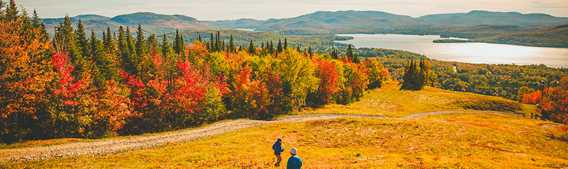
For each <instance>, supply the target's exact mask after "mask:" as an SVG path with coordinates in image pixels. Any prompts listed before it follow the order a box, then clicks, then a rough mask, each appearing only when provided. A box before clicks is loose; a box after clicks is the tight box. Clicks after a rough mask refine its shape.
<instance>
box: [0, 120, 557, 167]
mask: <svg viewBox="0 0 568 169" xmlns="http://www.w3.org/2000/svg"><path fill="white" fill-rule="evenodd" d="M550 126H552V127H550ZM554 126H556V124H554V123H550V122H545V121H539V120H530V119H526V118H522V117H519V116H517V115H512V114H506V113H505V114H504V113H499V112H494V113H490V112H478V111H462V112H461V114H447V115H436V116H430V117H424V118H420V119H413V120H398V119H383V120H381V119H374V120H372V119H338V120H325V121H312V122H303V123H278V124H273V125H268V126H262V127H257V128H250V129H243V130H240V131H238V132H232V133H227V134H223V135H220V136H215V137H211V138H206V139H201V140H198V141H195V142H189V143H182V144H175V145H168V146H165V147H159V148H152V149H145V150H137V151H132V152H125V153H118V154H112V155H105V156H96V157H91V156H80V157H77V158H66V159H57V160H50V161H41V162H30V163H26V164H13V165H11V166H10V167H9V168H12V167H14V168H19V167H23V166H27V167H30V168H271V167H272V162H273V161H272V160H273V155H272V152H271V150H270V146H271V144H272V143H273V141H274V139H275V138H277V137H282V138H283V139H284V146H285V148H286V149H289V148H291V147H297V148H299V150H300V156H301V157H302V158H303V159H304V162H305V167H308V168H352V167H355V168H561V167H566V166H568V156H567V154H568V152H567V151H568V143H567V142H565V141H562V140H559V139H554V138H551V136H550V134H551V133H552V132H554V131H553V130H554V129H555V128H554ZM213 147H215V148H214V150H212V148H213Z"/></svg>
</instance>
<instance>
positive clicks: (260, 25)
mask: <svg viewBox="0 0 568 169" xmlns="http://www.w3.org/2000/svg"><path fill="white" fill-rule="evenodd" d="M72 19H73V21H77V20H79V19H81V20H82V21H85V24H86V26H87V27H88V28H98V27H106V26H117V25H125V26H136V25H138V24H141V25H143V26H144V27H149V28H152V29H151V30H153V29H158V30H161V29H164V30H168V29H188V30H203V29H231V28H252V29H256V30H259V31H283V32H289V33H294V32H300V33H373V32H392V31H400V30H422V31H424V32H428V31H431V29H440V28H462V29H463V28H469V27H479V26H500V27H503V26H505V27H513V28H514V27H518V28H524V27H545V26H549V27H550V26H559V25H565V24H568V18H565V17H554V16H551V15H547V14H521V13H518V12H490V11H471V12H469V13H453V14H435V15H427V16H422V17H418V18H414V17H410V16H406V15H397V14H392V13H387V12H381V11H352V10H351V11H333V12H332V11H319V12H314V13H310V14H306V15H302V16H298V17H293V18H283V19H269V20H255V19H237V20H222V21H200V20H198V19H196V18H192V17H189V16H183V15H162V14H156V13H150V12H139V13H133V14H126V15H120V16H116V17H113V18H109V17H104V16H98V15H79V16H76V17H73V18H72ZM62 21H63V18H54V19H45V20H44V22H45V23H46V25H47V26H48V27H49V26H51V27H53V26H54V25H56V24H58V23H61V22H62ZM508 31H510V30H508ZM513 31H515V30H513Z"/></svg>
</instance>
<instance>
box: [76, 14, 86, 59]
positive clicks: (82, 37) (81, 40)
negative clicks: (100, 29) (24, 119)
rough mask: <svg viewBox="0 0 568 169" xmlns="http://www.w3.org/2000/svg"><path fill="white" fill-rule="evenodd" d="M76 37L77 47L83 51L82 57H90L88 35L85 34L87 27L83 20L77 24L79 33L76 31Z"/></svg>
mask: <svg viewBox="0 0 568 169" xmlns="http://www.w3.org/2000/svg"><path fill="white" fill-rule="evenodd" d="M75 36H76V38H77V46H78V47H79V49H80V50H81V56H84V57H87V56H90V55H89V54H90V52H89V45H88V42H87V35H86V33H85V26H84V25H83V22H82V21H81V20H79V22H78V23H77V31H75Z"/></svg>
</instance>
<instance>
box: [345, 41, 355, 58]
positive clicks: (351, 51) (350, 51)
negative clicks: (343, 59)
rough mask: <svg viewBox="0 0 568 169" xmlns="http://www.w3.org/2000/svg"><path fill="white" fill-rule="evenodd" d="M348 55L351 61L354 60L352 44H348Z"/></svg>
mask: <svg viewBox="0 0 568 169" xmlns="http://www.w3.org/2000/svg"><path fill="white" fill-rule="evenodd" d="M346 55H347V59H348V60H349V61H353V46H352V45H351V44H349V45H347V52H346Z"/></svg>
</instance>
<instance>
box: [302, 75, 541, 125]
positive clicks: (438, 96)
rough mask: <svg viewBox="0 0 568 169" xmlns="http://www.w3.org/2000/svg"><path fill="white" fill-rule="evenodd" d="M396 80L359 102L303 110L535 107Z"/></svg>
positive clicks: (391, 112) (391, 113)
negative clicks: (404, 85) (412, 87)
mask: <svg viewBox="0 0 568 169" xmlns="http://www.w3.org/2000/svg"><path fill="white" fill-rule="evenodd" d="M399 88H400V87H399V85H398V84H396V83H387V84H386V85H385V86H383V87H382V88H380V89H378V90H373V91H370V92H369V93H367V94H366V95H365V96H364V97H363V98H361V100H360V101H359V102H356V103H353V104H350V105H337V104H333V105H327V106H325V107H322V108H318V109H313V110H307V111H303V112H300V113H306V114H309V113H346V114H382V115H385V116H387V117H401V116H405V115H408V114H412V113H423V112H435V111H446V110H464V109H468V107H467V105H470V104H478V103H479V104H483V102H488V101H489V102H496V103H499V104H507V105H513V106H519V107H520V110H517V111H516V112H517V113H521V114H527V115H529V114H532V113H535V112H536V108H535V107H534V106H529V105H524V104H519V103H517V102H513V101H510V100H507V99H503V98H500V97H493V96H484V95H478V94H473V93H465V92H453V91H447V90H442V89H438V88H432V87H426V88H425V89H424V90H421V91H401V90H399Z"/></svg>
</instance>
